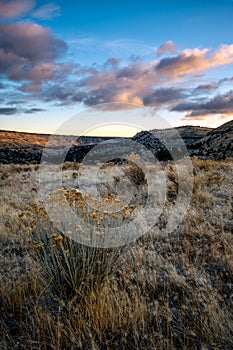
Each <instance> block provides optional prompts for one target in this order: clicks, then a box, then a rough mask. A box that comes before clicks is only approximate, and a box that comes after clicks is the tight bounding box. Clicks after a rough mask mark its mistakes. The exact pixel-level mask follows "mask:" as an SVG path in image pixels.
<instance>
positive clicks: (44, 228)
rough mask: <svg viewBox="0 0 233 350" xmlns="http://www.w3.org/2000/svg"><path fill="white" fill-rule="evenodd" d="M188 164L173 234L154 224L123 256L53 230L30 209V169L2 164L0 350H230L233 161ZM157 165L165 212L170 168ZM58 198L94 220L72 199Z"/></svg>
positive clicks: (172, 185) (33, 169)
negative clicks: (183, 209) (186, 193)
mask: <svg viewBox="0 0 233 350" xmlns="http://www.w3.org/2000/svg"><path fill="white" fill-rule="evenodd" d="M193 166H194V189H193V196H192V201H191V204H190V206H189V208H188V210H187V213H186V216H185V218H184V219H183V221H182V222H181V223H180V225H179V226H178V228H176V229H175V230H174V231H173V232H171V233H169V234H168V233H165V232H164V231H163V230H162V229H161V226H162V224H163V220H162V219H161V220H160V221H159V222H158V224H157V225H155V226H154V227H153V228H152V229H151V230H150V231H149V232H148V233H147V234H146V235H144V236H143V237H141V238H139V239H138V240H137V241H135V242H133V243H131V244H129V246H128V247H127V249H99V248H90V247H89V248H88V247H85V246H81V245H79V244H78V243H76V242H73V241H72V240H71V239H69V238H68V237H67V236H64V235H63V234H62V233H60V232H58V231H54V229H53V226H52V223H51V222H49V220H48V218H47V216H46V213H45V211H44V209H43V207H41V206H40V203H39V201H38V192H37V182H36V174H37V171H38V165H35V164H34V165H14V164H8V165H3V166H1V167H0V179H1V183H0V186H1V199H0V200H1V221H0V246H1V249H0V349H1V350H3V349H7V350H8V349H9V350H11V349H12V350H14V349H24V350H32V349H33V350H36V349H38V350H39V349H41V350H42V349H43V350H47V349H48V350H78V349H80V350H81V349H86V350H102V349H103V350H104V349H106V350H107V349H113V350H114V349H116V350H118V349H127V350H128V349H129V350H130V349H140V350H143V349H145V350H150V349H151V350H152V349H158V350H159V349H179V350H181V349H187V350H192V349H198V350H220V349H222V350H230V349H233V315H232V309H233V308H232V306H233V303H232V301H233V300H232V298H233V294H232V293H233V290H232V287H233V273H232V272H233V249H232V248H233V235H232V233H233V171H232V170H233V160H232V159H230V158H229V159H225V160H224V161H213V160H198V159H197V158H194V159H193ZM163 167H164V171H165V172H166V173H167V175H168V178H169V183H168V190H167V199H166V203H165V205H166V206H167V207H169V208H172V205H173V202H174V200H175V198H176V192H177V182H176V173H175V171H174V168H173V163H172V162H167V163H164V164H163ZM70 168H71V165H69V164H67V165H66V166H65V167H64V174H65V173H66V171H67V172H68V171H69V169H70ZM131 170H132V169H131ZM126 175H127V174H126ZM128 175H129V174H128ZM72 176H73V177H75V176H76V172H75V171H74V172H73V173H72ZM130 180H131V181H134V182H137V181H138V182H139V183H140V181H143V178H142V179H140V174H134V173H132V172H131V173H130ZM64 191H65V193H66V196H67V199H68V201H70V203H73V202H75V205H76V209H77V208H78V209H77V210H81V211H83V212H84V214H83V215H89V216H88V217H89V219H90V220H93V222H97V221H98V220H99V218H98V215H99V214H98V213H92V214H91V217H90V213H88V214H87V213H86V212H85V211H86V207H85V204H84V203H83V200H84V199H83V197H82V195H81V194H80V193H78V191H77V192H72V191H71V190H69V189H64ZM76 197H77V198H76ZM112 197H114V196H112ZM112 197H111V196H110V197H108V198H109V199H108V200H109V201H111V200H112V199H111V198H112ZM130 209H132V210H133V207H132V206H131V207H129V208H126V209H125V213H128V212H130ZM127 210H128V212H127ZM122 215H123V214H122ZM124 215H125V216H127V214H124ZM165 219H166V218H165ZM165 219H164V220H165ZM100 220H105V219H104V218H102V219H100ZM96 234H97V232H96Z"/></svg>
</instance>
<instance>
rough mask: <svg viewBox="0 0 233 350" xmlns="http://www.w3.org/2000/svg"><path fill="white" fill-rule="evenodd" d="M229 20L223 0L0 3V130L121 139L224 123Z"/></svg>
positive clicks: (230, 57) (227, 1) (229, 95)
mask: <svg viewBox="0 0 233 350" xmlns="http://www.w3.org/2000/svg"><path fill="white" fill-rule="evenodd" d="M232 18H233V1H232V0H202V1H200V0H195V1H193V0H190V1H175V0H173V1H169V0H161V1H160V0H158V1H156V0H154V1H152V0H143V1H140V0H138V1H129V0H124V1H122V0H118V1H107V0H106V1H105V0H104V1H101V0H100V1H94V0H92V1H90V0H89V1H88V0H86V1H82V0H79V1H72V0H71V1H66V2H65V1H64V0H63V1H60V0H58V1H54V2H47V1H36V0H24V1H23V0H21V1H20V0H11V1H5V0H0V129H5V130H16V131H29V132H42V133H68V134H77V135H83V134H89V135H92V134H93V135H94V134H97V133H98V134H99V135H106V136H130V135H133V134H135V133H136V132H137V131H138V130H142V129H149V130H151V129H155V128H160V127H161V125H166V127H169V126H181V125H200V126H209V127H217V126H219V125H221V124H223V123H224V122H227V121H229V120H232V119H233V22H232ZM74 116H75V118H76V119H75V120H76V122H75V123H73V121H74ZM72 118H73V119H72ZM74 125H75V127H74ZM135 131H136V132H135Z"/></svg>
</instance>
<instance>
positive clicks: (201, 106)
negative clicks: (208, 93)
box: [172, 90, 233, 120]
mask: <svg viewBox="0 0 233 350" xmlns="http://www.w3.org/2000/svg"><path fill="white" fill-rule="evenodd" d="M172 111H177V112H187V114H186V115H185V117H184V118H183V119H187V120H191V119H193V120H194V119H202V118H205V117H206V116H207V115H210V114H222V115H229V114H233V90H230V91H228V92H227V93H225V94H218V95H216V96H215V97H213V98H211V99H209V100H207V101H205V102H185V103H179V104H177V105H176V106H175V107H173V108H172ZM197 117H198V118H197Z"/></svg>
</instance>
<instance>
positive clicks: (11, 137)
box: [0, 120, 233, 164]
mask: <svg viewBox="0 0 233 350" xmlns="http://www.w3.org/2000/svg"><path fill="white" fill-rule="evenodd" d="M49 137H50V135H49V134H35V133H24V132H15V131H4V130H0V163H1V164H6V163H26V162H31V161H35V162H39V161H40V159H41V155H42V151H43V148H44V146H45V145H46V143H47V141H48V139H49ZM109 139H112V137H98V136H96V137H92V136H81V137H74V136H66V135H64V136H63V135H56V136H53V138H52V140H53V141H52V143H51V144H50V148H51V152H52V153H54V154H56V152H57V150H59V149H61V148H62V147H64V146H70V150H69V152H68V154H67V157H66V160H69V161H73V160H74V159H76V160H77V161H81V160H82V159H83V157H84V156H85V154H87V153H88V152H89V150H90V149H91V148H92V147H94V146H95V145H96V144H98V143H100V142H102V141H106V140H109ZM132 140H134V141H137V142H139V143H141V144H143V145H145V147H146V148H148V149H150V150H151V152H152V153H154V154H155V156H156V157H157V159H159V160H169V159H176V158H177V159H178V158H180V157H182V156H184V155H188V154H189V155H190V156H194V155H196V156H198V157H200V158H212V159H224V158H226V157H233V120H232V121H230V122H228V123H225V124H223V125H221V126H220V127H218V128H215V129H211V128H206V127H200V126H182V127H176V128H170V129H163V130H158V129H155V130H151V131H141V132H139V133H137V134H136V135H135V136H134V137H133V138H132ZM184 145H185V146H186V147H184ZM171 154H172V155H171Z"/></svg>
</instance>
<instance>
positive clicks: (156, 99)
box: [143, 87, 186, 106]
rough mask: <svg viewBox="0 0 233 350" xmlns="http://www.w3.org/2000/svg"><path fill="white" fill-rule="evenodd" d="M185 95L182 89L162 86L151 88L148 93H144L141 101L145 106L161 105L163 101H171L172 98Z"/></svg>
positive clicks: (179, 97)
mask: <svg viewBox="0 0 233 350" xmlns="http://www.w3.org/2000/svg"><path fill="white" fill-rule="evenodd" d="M185 96H186V94H185V93H184V90H183V89H180V88H165V87H163V88H160V89H156V90H153V91H151V92H150V93H149V94H148V95H145V96H144V97H143V103H144V105H145V106H148V105H150V106H155V105H162V104H165V103H171V102H173V101H174V100H180V99H182V98H184V97H185Z"/></svg>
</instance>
